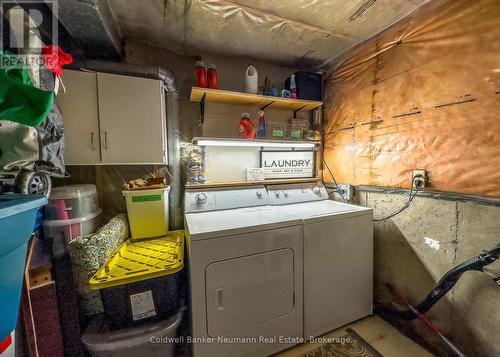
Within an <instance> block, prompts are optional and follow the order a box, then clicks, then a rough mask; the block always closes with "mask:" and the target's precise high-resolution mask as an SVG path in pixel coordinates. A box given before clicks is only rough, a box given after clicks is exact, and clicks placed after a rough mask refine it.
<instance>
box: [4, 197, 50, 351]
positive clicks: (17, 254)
mask: <svg viewBox="0 0 500 357" xmlns="http://www.w3.org/2000/svg"><path fill="white" fill-rule="evenodd" d="M46 203H47V198H46V197H44V196H34V195H19V194H6V195H0V227H1V228H0V342H1V341H4V340H5V339H6V338H7V337H8V336H9V335H10V334H11V333H12V331H13V330H14V328H15V327H16V321H17V313H18V310H19V300H20V298H21V288H22V285H23V278H24V264H25V260H26V250H27V247H28V241H29V239H30V237H31V233H32V232H33V226H34V224H35V218H36V211H37V209H38V208H39V207H41V206H43V205H45V204H46Z"/></svg>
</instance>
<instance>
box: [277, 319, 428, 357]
mask: <svg viewBox="0 0 500 357" xmlns="http://www.w3.org/2000/svg"><path fill="white" fill-rule="evenodd" d="M347 327H350V328H352V329H353V330H354V331H356V332H357V333H358V334H359V335H360V336H361V337H363V339H364V340H365V341H366V342H368V343H369V344H370V345H371V346H372V347H373V348H375V349H376V350H377V351H378V352H379V353H380V354H382V355H383V356H384V357H406V356H408V357H432V354H431V353H429V352H427V351H426V350H424V349H423V348H422V347H420V346H419V345H417V344H416V343H415V342H413V341H412V340H410V339H409V338H408V337H406V336H404V335H402V334H401V333H400V332H399V331H398V330H396V329H395V328H394V327H392V326H391V325H389V324H388V323H387V322H385V321H384V320H382V319H381V318H380V317H378V316H370V317H367V318H364V319H362V320H358V321H356V322H354V323H352V324H349V325H346V326H344V327H342V328H340V329H337V330H335V331H332V332H330V333H328V334H326V335H325V336H328V337H333V336H342V335H345V334H346V332H345V329H346V328H347ZM319 346H320V344H318V343H316V344H311V343H306V344H303V345H299V346H295V347H292V348H290V349H288V350H286V351H284V352H280V353H278V354H276V355H274V357H297V356H300V355H301V354H303V353H306V352H309V351H311V350H313V349H315V348H316V347H319Z"/></svg>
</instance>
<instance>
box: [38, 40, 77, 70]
mask: <svg viewBox="0 0 500 357" xmlns="http://www.w3.org/2000/svg"><path fill="white" fill-rule="evenodd" d="M42 55H43V57H44V59H45V66H46V67H47V68H48V69H50V70H51V71H52V72H54V74H55V75H57V76H60V75H62V74H63V69H62V66H64V65H65V64H70V63H71V62H73V56H71V55H70V54H69V53H66V52H64V51H63V50H62V49H61V48H60V47H59V46H55V45H49V46H43V47H42Z"/></svg>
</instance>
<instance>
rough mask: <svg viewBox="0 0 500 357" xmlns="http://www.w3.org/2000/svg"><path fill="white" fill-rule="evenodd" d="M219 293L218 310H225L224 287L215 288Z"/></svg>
mask: <svg viewBox="0 0 500 357" xmlns="http://www.w3.org/2000/svg"><path fill="white" fill-rule="evenodd" d="M215 292H216V293H217V310H219V311H220V310H224V299H223V297H224V295H223V293H224V288H219V289H215Z"/></svg>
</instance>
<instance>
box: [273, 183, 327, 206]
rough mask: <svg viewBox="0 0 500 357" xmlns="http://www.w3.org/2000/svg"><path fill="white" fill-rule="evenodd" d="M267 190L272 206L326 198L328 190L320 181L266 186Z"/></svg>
mask: <svg viewBox="0 0 500 357" xmlns="http://www.w3.org/2000/svg"><path fill="white" fill-rule="evenodd" d="M267 190H268V192H269V199H270V201H271V205H273V206H277V205H286V204H292V203H302V202H311V201H322V200H326V199H328V192H327V191H326V188H325V186H324V185H323V184H322V183H321V182H318V183H312V184H310V183H304V184H291V185H278V186H268V187H267Z"/></svg>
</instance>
